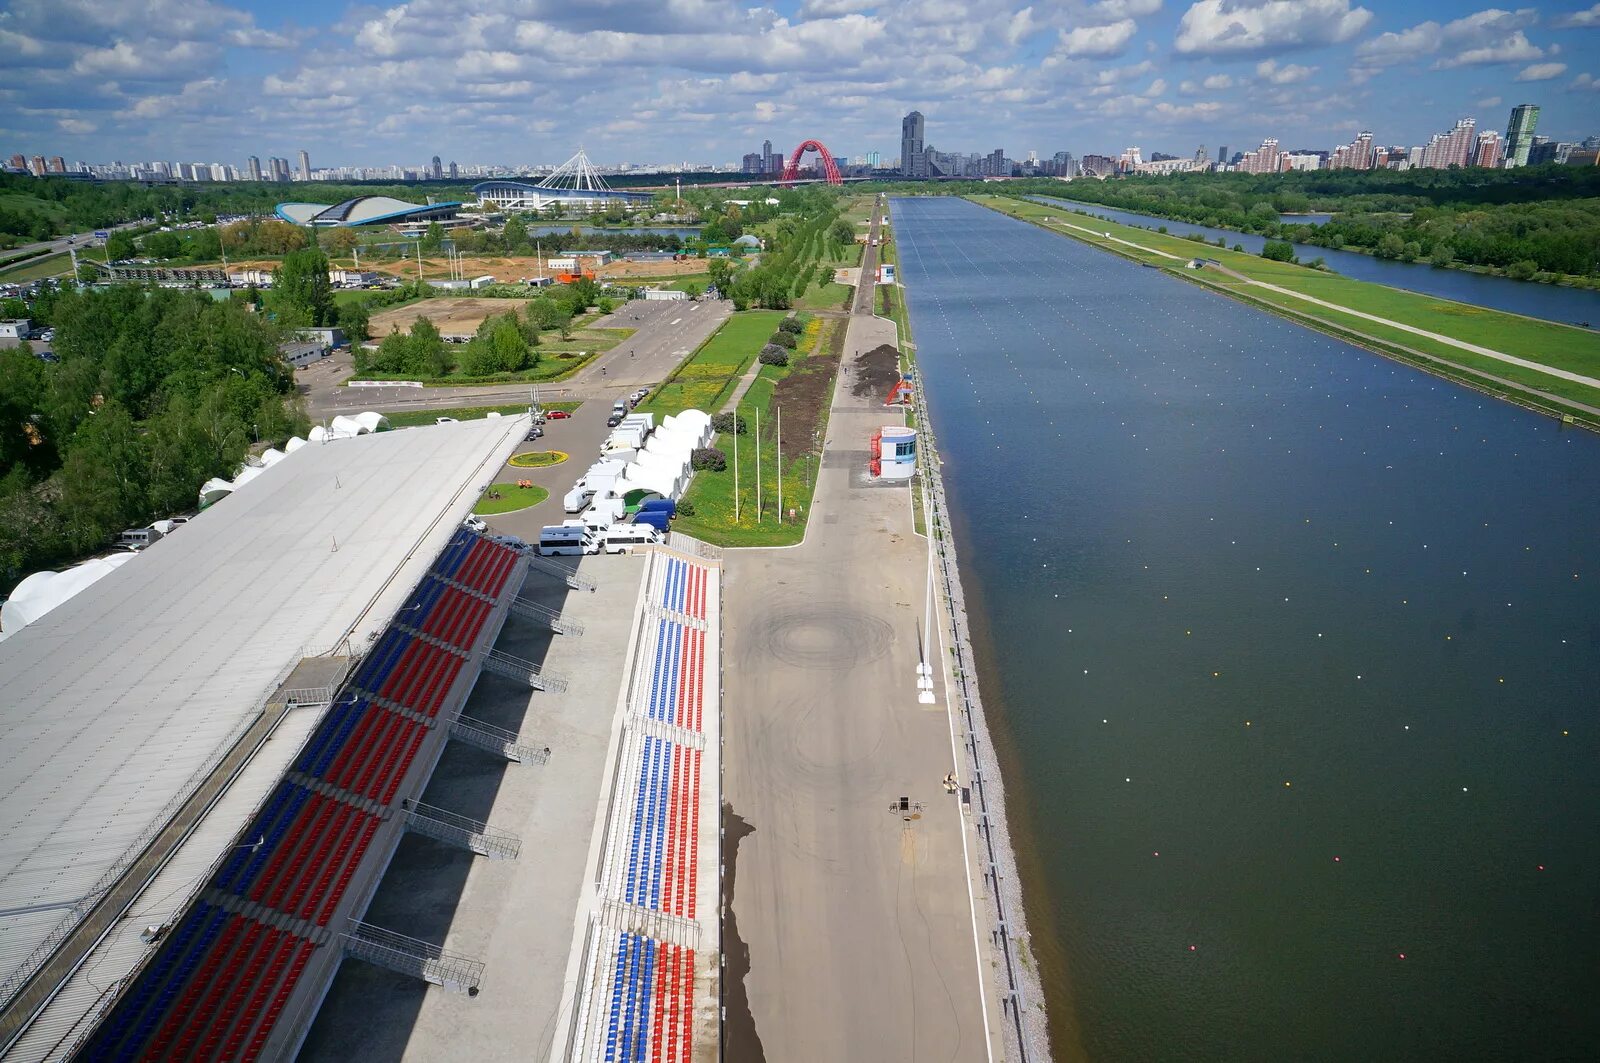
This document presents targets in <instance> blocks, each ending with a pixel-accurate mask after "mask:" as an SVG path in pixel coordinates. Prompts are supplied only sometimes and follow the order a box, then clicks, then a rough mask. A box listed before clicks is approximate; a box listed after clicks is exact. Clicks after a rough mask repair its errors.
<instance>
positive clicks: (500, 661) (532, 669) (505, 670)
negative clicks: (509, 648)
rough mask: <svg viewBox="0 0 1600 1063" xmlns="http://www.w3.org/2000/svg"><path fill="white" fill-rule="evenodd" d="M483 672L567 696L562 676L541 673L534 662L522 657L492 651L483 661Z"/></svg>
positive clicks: (565, 684)
mask: <svg viewBox="0 0 1600 1063" xmlns="http://www.w3.org/2000/svg"><path fill="white" fill-rule="evenodd" d="M483 670H484V671H486V672H493V673H494V674H495V675H500V676H505V677H506V678H507V679H515V680H516V681H517V682H519V683H527V684H528V685H529V686H530V687H533V688H534V689H535V690H548V691H549V692H550V693H552V694H565V693H566V692H567V681H566V680H565V679H562V678H561V677H560V676H554V675H546V674H545V673H543V672H541V671H539V666H538V665H536V664H534V663H533V662H532V661H525V660H523V659H522V658H521V657H513V656H511V654H509V653H501V652H500V651H499V650H490V651H489V656H487V657H485V658H484V659H483Z"/></svg>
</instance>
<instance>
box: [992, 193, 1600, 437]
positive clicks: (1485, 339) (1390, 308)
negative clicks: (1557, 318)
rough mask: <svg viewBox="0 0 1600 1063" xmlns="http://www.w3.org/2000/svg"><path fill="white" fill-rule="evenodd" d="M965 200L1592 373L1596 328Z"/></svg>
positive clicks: (1510, 372)
mask: <svg viewBox="0 0 1600 1063" xmlns="http://www.w3.org/2000/svg"><path fill="white" fill-rule="evenodd" d="M972 198H973V200H974V201H975V202H978V203H981V204H982V205H984V206H987V207H992V208H994V209H996V210H1000V211H1001V212H1003V213H1006V214H1010V215H1012V216H1013V217H1018V218H1022V219H1024V220H1029V221H1042V220H1043V219H1044V218H1047V217H1048V218H1050V219H1051V220H1052V222H1061V221H1065V222H1067V223H1068V224H1072V225H1079V226H1082V227H1085V228H1092V229H1094V230H1095V231H1097V232H1109V233H1111V235H1112V236H1113V237H1116V238H1120V239H1123V240H1129V241H1131V242H1133V243H1137V244H1139V245H1141V246H1143V247H1147V248H1152V249H1154V250H1157V251H1164V252H1166V253H1168V254H1171V255H1178V256H1180V257H1182V258H1185V259H1187V258H1192V257H1197V256H1198V257H1204V258H1212V259H1216V260H1217V261H1219V262H1221V263H1222V264H1223V265H1224V266H1226V267H1227V268H1229V269H1232V270H1234V271H1236V272H1238V273H1240V274H1243V275H1244V276H1246V277H1249V278H1250V279H1251V280H1255V281H1261V282H1264V283H1267V284H1275V285H1278V286H1279V287H1282V288H1286V289H1288V290H1290V291H1294V292H1299V293H1301V294H1304V295H1309V296H1311V297H1313V298H1316V299H1322V300H1326V301H1327V302H1330V303H1336V304H1338V305H1340V306H1344V307H1348V308H1350V309H1352V310H1358V311H1361V312H1363V313H1368V314H1376V315H1378V316H1379V317H1384V318H1388V319H1390V320H1393V321H1398V322H1401V323H1403V324H1407V325H1411V326H1413V327H1414V328H1421V329H1427V330H1428V331H1430V332H1437V333H1439V334H1440V335H1442V336H1449V337H1450V338H1452V339H1457V340H1461V341H1464V342H1466V343H1473V344H1477V345H1479V346H1483V347H1488V348H1491V349H1493V350H1497V351H1501V352H1503V353H1505V354H1511V355H1515V356H1516V357H1518V358H1524V359H1527V360H1528V361H1531V362H1538V363H1540V364H1542V365H1548V366H1551V367H1553V368H1556V369H1564V370H1567V371H1570V372H1575V373H1582V374H1584V375H1586V376H1595V375H1600V334H1597V333H1595V332H1592V331H1589V330H1586V329H1578V328H1572V327H1570V326H1567V325H1561V324H1557V323H1555V322H1551V321H1541V320H1537V319H1535V318H1527V317H1520V316H1518V315H1516V314H1507V313H1503V312H1501V311H1499V310H1490V309H1487V308H1484V307H1478V306H1472V305H1469V304H1466V303H1455V302H1450V301H1448V300H1443V299H1438V298H1435V297H1433V296H1428V295H1421V294H1418V293H1416V292H1408V291H1405V290H1403V289H1400V288H1390V287H1388V286H1386V285H1382V284H1373V283H1370V282H1368V281H1358V280H1352V279H1350V278H1348V277H1343V276H1340V275H1339V274H1336V273H1325V272H1322V271H1320V270H1313V269H1309V268H1307V267H1304V266H1296V265H1292V264H1290V263H1287V262H1272V261H1269V260H1267V259H1264V258H1262V257H1260V256H1259V255H1251V254H1246V253H1243V252H1238V251H1229V250H1224V249H1223V248H1220V247H1217V246H1216V245H1215V244H1212V245H1205V244H1199V243H1196V242H1194V241H1192V240H1185V239H1182V238H1181V237H1176V236H1170V235H1163V234H1161V233H1155V232H1151V231H1149V230H1146V229H1137V228H1134V227H1132V226H1127V225H1120V224H1118V223H1117V222H1112V221H1106V220H1104V219H1101V218H1094V219H1088V218H1084V217H1082V216H1080V215H1075V214H1071V213H1069V212H1066V211H1064V210H1062V209H1061V208H1052V207H1047V206H1044V205H1043V204H1038V203H1026V202H1019V201H1016V200H1009V199H1000V198H999V197H993V196H974V197H972ZM1050 227H1051V228H1052V229H1053V230H1054V231H1062V232H1064V233H1065V235H1068V236H1072V237H1075V238H1077V239H1080V240H1082V241H1083V242H1085V243H1090V244H1097V245H1101V246H1107V245H1106V241H1105V240H1104V239H1103V238H1096V237H1093V236H1090V235H1089V234H1086V233H1082V232H1080V231H1078V230H1075V229H1068V230H1062V229H1061V228H1060V227H1059V226H1056V225H1051V226H1050ZM1109 246H1110V247H1112V248H1113V249H1115V250H1117V251H1119V252H1120V253H1123V254H1126V255H1128V256H1129V257H1133V258H1137V259H1140V260H1142V261H1148V262H1150V263H1152V264H1153V265H1157V266H1160V267H1162V268H1172V267H1174V266H1178V263H1175V262H1173V261H1172V260H1171V259H1167V258H1162V257H1161V256H1159V255H1153V254H1144V253H1141V252H1139V251H1136V250H1135V249H1133V248H1130V247H1127V246H1126V245H1124V244H1112V245H1109ZM1180 268H1181V267H1180ZM1186 272H1187V271H1186ZM1196 279H1202V280H1204V281H1206V282H1208V283H1212V284H1214V285H1216V286H1217V287H1219V288H1223V289H1225V290H1234V291H1237V292H1238V293H1239V294H1240V295H1242V296H1245V297H1247V298H1250V299H1253V300H1256V301H1259V302H1261V303H1264V304H1267V305H1271V306H1279V307H1283V308H1285V309H1289V310H1293V311H1295V312H1297V313H1299V314H1301V315H1305V316H1309V317H1315V318H1318V319H1321V320H1326V321H1327V322H1328V323H1329V324H1332V325H1334V326H1335V327H1339V328H1343V329H1347V330H1350V331H1355V332H1362V333H1367V334H1369V335H1372V336H1374V337H1376V338H1378V339H1382V340H1385V341H1389V342H1393V343H1397V344H1402V345H1404V346H1407V347H1412V348H1415V349H1416V350H1419V351H1425V352H1427V353H1429V354H1434V355H1438V356H1439V357H1442V358H1445V359H1447V360H1449V361H1451V362H1454V363H1456V364H1458V365H1461V366H1463V367H1465V368H1468V369H1473V370H1477V371H1479V372H1485V373H1491V374H1493V375H1495V376H1499V377H1504V378H1505V379H1507V380H1516V381H1518V382H1519V383H1525V384H1528V385H1529V386H1532V387H1537V388H1540V389H1542V390H1545V391H1548V392H1550V393H1551V394H1555V395H1564V396H1566V397H1568V398H1574V399H1577V400H1579V401H1582V402H1587V403H1589V404H1591V405H1600V393H1597V391H1596V389H1594V388H1589V387H1586V386H1584V385H1581V384H1573V383H1571V382H1569V381H1563V380H1560V379H1558V378H1555V377H1551V376H1549V375H1547V374H1544V373H1540V372H1539V371H1537V370H1532V369H1523V368H1520V367H1518V366H1513V365H1508V364H1506V363H1504V362H1500V361H1497V360H1495V359H1492V358H1485V357H1482V356H1480V355H1474V354H1471V353H1470V352H1467V351H1462V350H1459V349H1458V348H1455V347H1451V346H1450V345H1448V344H1442V343H1438V342H1436V341H1431V340H1427V339H1424V338H1423V337H1420V336H1414V335H1411V334H1410V333H1407V332H1404V331H1401V330H1399V329H1392V328H1387V327H1385V326H1383V325H1379V324H1377V323H1375V322H1371V321H1365V320H1363V319H1361V318H1357V317H1352V316H1350V315H1346V314H1340V313H1339V312H1338V311H1337V310H1329V309H1327V308H1325V307H1318V306H1315V305H1314V304H1311V303H1308V302H1306V301H1304V300H1302V299H1295V298H1293V297H1292V296H1285V295H1282V294H1279V293H1276V292H1269V291H1265V290H1263V289H1261V288H1259V287H1256V286H1253V285H1246V284H1240V283H1239V282H1238V281H1237V280H1234V279H1232V278H1229V277H1227V276H1225V275H1222V274H1219V273H1216V272H1215V271H1206V272H1205V273H1204V274H1203V275H1202V276H1201V277H1199V278H1196Z"/></svg>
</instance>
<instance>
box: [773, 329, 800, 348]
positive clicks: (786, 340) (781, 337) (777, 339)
mask: <svg viewBox="0 0 1600 1063" xmlns="http://www.w3.org/2000/svg"><path fill="white" fill-rule="evenodd" d="M767 342H768V343H774V344H777V345H778V346H779V347H782V348H784V349H786V350H790V351H792V350H794V349H795V346H796V345H797V342H798V341H796V340H795V338H794V336H793V335H791V334H790V333H787V332H774V333H773V334H772V338H771V339H769V340H768V341H767Z"/></svg>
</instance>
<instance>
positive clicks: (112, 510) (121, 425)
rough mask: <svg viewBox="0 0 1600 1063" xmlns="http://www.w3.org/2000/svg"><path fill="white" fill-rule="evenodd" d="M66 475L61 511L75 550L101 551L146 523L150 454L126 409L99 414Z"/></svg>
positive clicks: (71, 454) (108, 407)
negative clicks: (136, 525)
mask: <svg viewBox="0 0 1600 1063" xmlns="http://www.w3.org/2000/svg"><path fill="white" fill-rule="evenodd" d="M61 473H62V492H61V509H62V513H63V514H65V516H66V532H67V539H68V542H69V543H70V544H71V545H72V547H73V549H76V550H93V549H96V548H98V547H100V546H102V545H103V544H104V543H105V542H106V541H107V540H108V539H110V538H111V536H112V535H115V534H116V533H117V532H119V531H121V530H122V529H123V528H125V527H127V526H128V525H130V524H133V523H135V522H137V521H138V520H140V519H141V518H142V517H143V515H144V507H145V490H144V485H145V476H146V462H145V455H144V449H143V446H142V443H141V440H140V438H139V433H138V430H137V428H136V426H135V425H134V422H133V418H132V417H131V416H129V414H128V411H127V410H126V409H125V408H123V407H122V405H121V404H119V403H117V402H114V401H113V402H108V403H106V404H105V405H103V406H102V407H100V409H98V410H96V411H95V415H94V416H93V417H91V418H90V419H89V420H88V421H87V422H86V423H85V424H84V426H83V428H82V429H80V430H79V431H78V433H77V435H76V436H74V438H73V440H72V445H71V447H70V448H69V449H68V451H67V457H66V463H65V465H63V467H62V470H61Z"/></svg>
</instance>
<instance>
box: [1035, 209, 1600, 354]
mask: <svg viewBox="0 0 1600 1063" xmlns="http://www.w3.org/2000/svg"><path fill="white" fill-rule="evenodd" d="M1029 198H1031V199H1033V200H1035V201H1037V202H1039V203H1047V204H1049V205H1051V206H1062V207H1072V208H1077V209H1081V210H1087V211H1089V212H1090V213H1091V214H1098V215H1099V216H1101V217H1103V218H1109V219H1110V220H1112V221H1120V222H1122V223H1124V224H1126V225H1138V226H1141V227H1143V228H1146V229H1154V228H1156V227H1157V226H1160V225H1165V226H1166V227H1167V231H1168V232H1169V233H1173V234H1174V235H1177V236H1183V235H1185V234H1188V233H1203V234H1204V235H1205V236H1206V237H1207V239H1210V240H1213V241H1215V240H1216V238H1217V237H1219V236H1221V237H1224V238H1225V239H1226V240H1227V241H1228V246H1229V247H1232V246H1233V245H1234V244H1239V245H1240V246H1242V247H1243V248H1244V249H1245V250H1246V251H1249V252H1251V253H1252V254H1256V253H1259V252H1260V251H1261V248H1262V246H1263V245H1265V244H1266V242H1267V241H1266V237H1263V236H1252V235H1251V234H1250V233H1236V232H1231V231H1229V230H1227V229H1213V228H1211V227H1210V226H1207V225H1191V224H1189V223H1188V222H1182V221H1170V220H1168V219H1166V218H1158V217H1156V216H1155V215H1153V214H1136V213H1134V212H1133V211H1128V210H1113V209H1112V208H1110V207H1102V206H1100V205H1098V204H1095V203H1071V202H1068V201H1067V200H1064V199H1055V198H1053V197H1050V196H1030V197H1029ZM1284 220H1285V221H1294V220H1299V221H1300V222H1303V223H1309V219H1307V218H1300V219H1293V218H1287V217H1286V218H1284ZM1294 246H1295V253H1296V254H1297V255H1299V256H1300V259H1301V261H1303V262H1309V261H1311V260H1312V259H1314V258H1318V257H1321V258H1323V259H1325V260H1327V263H1328V268H1329V269H1333V270H1336V271H1338V272H1339V273H1342V274H1343V275H1345V276H1346V277H1354V278H1356V279H1357V280H1364V281H1376V282H1377V283H1379V284H1387V285H1390V286H1392V287H1395V288H1405V289H1407V290H1408V291H1413V292H1421V293H1423V294H1424V295H1437V296H1441V297H1443V298H1445V299H1454V300H1456V301H1457V302H1462V303H1473V304H1475V305H1477V306H1487V307H1492V308H1494V309H1496V310H1509V311H1511V312H1512V313H1516V314H1526V315H1527V316H1528V317H1539V318H1544V319H1545V320H1546V321H1563V322H1566V323H1568V324H1575V323H1578V322H1583V321H1587V322H1589V323H1590V324H1592V325H1595V326H1600V292H1594V291H1585V290H1583V289H1580V288H1558V287H1556V286H1554V285H1550V284H1534V283H1532V282H1529V281H1515V280H1512V279H1510V278H1509V277H1487V276H1484V275H1483V274H1480V273H1466V272H1463V271H1461V270H1458V269H1435V268H1434V267H1433V266H1430V265H1428V264H1427V263H1426V262H1399V261H1396V260H1394V259H1383V258H1374V257H1373V256H1372V255H1362V254H1357V253H1356V252H1354V251H1335V250H1333V249H1332V248H1329V247H1316V246H1314V245H1311V244H1295V245H1294Z"/></svg>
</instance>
